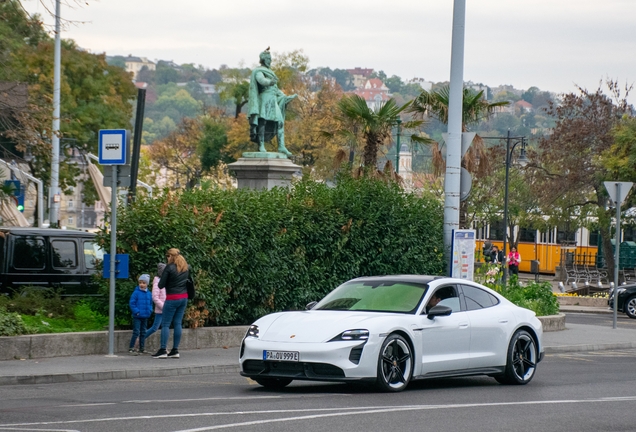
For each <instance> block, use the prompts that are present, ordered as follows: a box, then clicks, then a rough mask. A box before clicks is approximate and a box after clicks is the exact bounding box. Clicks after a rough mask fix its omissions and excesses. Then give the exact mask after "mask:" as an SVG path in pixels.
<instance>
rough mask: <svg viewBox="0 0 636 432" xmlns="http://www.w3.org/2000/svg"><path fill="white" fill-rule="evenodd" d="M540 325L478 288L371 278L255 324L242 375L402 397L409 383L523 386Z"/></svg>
mask: <svg viewBox="0 0 636 432" xmlns="http://www.w3.org/2000/svg"><path fill="white" fill-rule="evenodd" d="M542 337H543V329H542V326H541V321H539V320H538V319H537V317H536V316H535V314H534V312H532V311H530V310H528V309H523V308H520V307H518V306H515V305H514V304H512V303H511V302H509V301H508V300H506V299H505V298H504V297H502V296H501V295H499V294H498V293H496V292H495V291H493V290H491V289H489V288H486V287H484V286H482V285H480V284H478V283H474V282H471V281H466V280H462V279H452V278H448V277H440V276H417V275H400V276H376V277H362V278H357V279H353V280H351V281H349V282H346V283H344V284H342V285H340V286H339V287H338V288H336V289H335V290H333V291H332V292H331V293H329V294H328V295H327V296H326V297H325V298H324V299H322V300H321V301H320V302H319V303H315V302H313V303H310V304H309V305H307V310H305V311H294V312H279V313H273V314H270V315H266V316H264V317H262V318H260V319H259V320H257V321H256V322H255V323H254V324H252V326H251V327H250V328H249V330H248V331H247V334H246V335H245V338H244V339H243V343H242V345H241V351H240V364H241V375H243V376H246V377H250V378H252V379H253V380H255V381H256V382H257V383H259V384H261V385H262V386H265V387H269V388H282V387H284V386H286V385H288V384H289V383H290V382H292V381H293V380H314V381H347V382H351V381H371V382H375V384H376V385H377V387H378V388H379V389H380V390H383V391H401V390H404V389H405V388H406V386H407V385H408V384H409V382H410V381H411V380H412V379H425V378H440V377H452V376H461V375H489V376H492V377H494V378H495V379H496V380H497V381H499V382H500V383H506V384H527V383H528V382H530V380H532V377H533V376H534V374H535V371H536V368H537V363H539V361H541V359H542V358H543V354H544V348H543V343H542Z"/></svg>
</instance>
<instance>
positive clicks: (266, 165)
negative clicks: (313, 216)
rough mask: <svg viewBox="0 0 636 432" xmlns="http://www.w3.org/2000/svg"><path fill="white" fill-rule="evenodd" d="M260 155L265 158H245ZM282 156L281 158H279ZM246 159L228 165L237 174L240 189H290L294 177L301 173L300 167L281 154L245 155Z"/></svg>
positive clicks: (256, 153)
mask: <svg viewBox="0 0 636 432" xmlns="http://www.w3.org/2000/svg"><path fill="white" fill-rule="evenodd" d="M248 155H249V156H252V155H259V156H264V157H245V156H248ZM278 155H280V156H278ZM243 156H244V157H242V158H240V159H239V160H238V161H236V162H234V163H231V164H229V165H228V168H229V170H230V171H232V172H235V173H236V179H237V180H238V187H239V189H243V188H248V189H255V190H261V189H272V188H273V187H275V186H282V187H288V186H290V185H291V179H292V175H293V174H294V173H295V172H298V171H300V167H299V166H298V165H295V164H294V163H293V162H292V161H290V160H289V159H287V157H286V156H285V155H283V154H281V153H273V152H270V153H260V152H251V153H244V154H243Z"/></svg>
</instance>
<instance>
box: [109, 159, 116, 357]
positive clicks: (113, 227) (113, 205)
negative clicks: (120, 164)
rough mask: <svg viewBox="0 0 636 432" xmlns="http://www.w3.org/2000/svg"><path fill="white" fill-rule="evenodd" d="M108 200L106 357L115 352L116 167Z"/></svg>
mask: <svg viewBox="0 0 636 432" xmlns="http://www.w3.org/2000/svg"><path fill="white" fill-rule="evenodd" d="M111 169H112V170H113V171H112V173H113V174H112V177H113V178H112V180H111V182H112V183H111V198H110V214H111V216H110V290H109V298H108V355H109V356H114V355H115V354H114V352H115V261H116V258H117V257H116V255H117V165H112V166H111Z"/></svg>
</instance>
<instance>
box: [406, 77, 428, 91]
mask: <svg viewBox="0 0 636 432" xmlns="http://www.w3.org/2000/svg"><path fill="white" fill-rule="evenodd" d="M406 83H407V84H417V85H419V86H420V87H422V90H426V91H431V89H432V88H433V81H426V80H425V79H424V78H417V77H415V78H411V79H410V80H407V81H406Z"/></svg>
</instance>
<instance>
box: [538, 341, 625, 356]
mask: <svg viewBox="0 0 636 432" xmlns="http://www.w3.org/2000/svg"><path fill="white" fill-rule="evenodd" d="M633 348H636V342H618V343H609V344H583V345H562V346H552V347H549V346H547V347H545V353H546V354H555V353H572V352H581V351H607V350H617V349H633Z"/></svg>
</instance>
